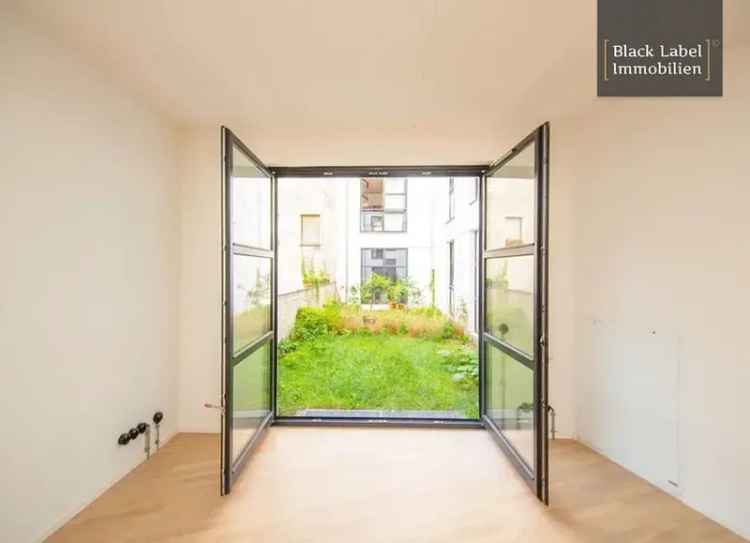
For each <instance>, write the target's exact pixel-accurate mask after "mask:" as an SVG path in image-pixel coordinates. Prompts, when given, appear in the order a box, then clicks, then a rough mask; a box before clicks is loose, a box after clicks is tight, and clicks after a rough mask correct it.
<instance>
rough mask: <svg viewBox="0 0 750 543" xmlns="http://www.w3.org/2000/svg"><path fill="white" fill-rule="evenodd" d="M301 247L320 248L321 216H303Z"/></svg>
mask: <svg viewBox="0 0 750 543" xmlns="http://www.w3.org/2000/svg"><path fill="white" fill-rule="evenodd" d="M300 221H301V240H302V241H301V243H300V244H301V245H302V246H303V247H319V246H320V244H321V242H320V215H301V216H300Z"/></svg>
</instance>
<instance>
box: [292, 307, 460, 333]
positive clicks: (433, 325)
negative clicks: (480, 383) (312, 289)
mask: <svg viewBox="0 0 750 543" xmlns="http://www.w3.org/2000/svg"><path fill="white" fill-rule="evenodd" d="M345 333H346V334H357V333H359V334H380V333H386V334H392V335H409V336H412V337H420V338H425V339H434V340H458V341H461V342H464V343H465V342H466V341H468V337H467V335H466V331H465V329H464V327H463V325H462V324H460V323H457V322H454V321H451V320H450V319H448V318H447V317H446V316H445V315H443V313H442V312H441V311H440V310H439V309H437V308H432V307H422V308H415V309H408V310H403V309H387V310H381V311H371V310H362V308H361V306H358V305H353V304H344V303H341V302H339V301H336V300H330V301H328V302H326V304H325V305H324V306H323V307H302V308H300V309H299V310H298V311H297V318H296V321H295V324H294V329H293V331H292V334H291V336H290V339H292V340H295V341H301V340H306V339H313V338H317V337H320V336H323V335H326V334H338V335H340V334H345Z"/></svg>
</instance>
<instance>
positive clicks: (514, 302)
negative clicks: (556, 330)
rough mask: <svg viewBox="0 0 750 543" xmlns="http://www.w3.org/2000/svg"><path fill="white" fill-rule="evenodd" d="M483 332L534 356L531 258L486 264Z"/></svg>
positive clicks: (492, 260)
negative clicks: (485, 301) (484, 329)
mask: <svg viewBox="0 0 750 543" xmlns="http://www.w3.org/2000/svg"><path fill="white" fill-rule="evenodd" d="M485 283H486V287H487V314H486V316H487V319H486V325H485V326H486V331H487V332H488V333H489V334H490V335H492V336H494V337H496V338H497V339H500V340H502V341H504V342H506V343H509V344H510V345H512V346H514V347H515V348H517V349H520V350H521V351H524V352H525V353H528V354H530V355H532V354H533V352H534V257H533V256H515V257H507V258H491V259H488V260H487V269H486V278H485Z"/></svg>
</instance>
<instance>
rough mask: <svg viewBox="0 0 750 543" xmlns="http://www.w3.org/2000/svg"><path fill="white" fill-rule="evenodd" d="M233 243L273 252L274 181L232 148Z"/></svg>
mask: <svg viewBox="0 0 750 543" xmlns="http://www.w3.org/2000/svg"><path fill="white" fill-rule="evenodd" d="M232 153H233V154H232V242H233V243H238V244H241V245H247V246H250V247H258V248H261V249H270V248H271V179H270V178H269V177H267V176H266V175H265V174H264V173H263V172H262V171H260V170H259V169H258V167H257V166H255V164H253V163H252V162H251V161H250V159H249V158H248V157H247V156H246V155H245V154H244V153H243V152H242V150H240V149H239V148H238V147H236V146H233V147H232Z"/></svg>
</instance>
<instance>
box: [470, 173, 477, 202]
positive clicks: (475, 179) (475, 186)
mask: <svg viewBox="0 0 750 543" xmlns="http://www.w3.org/2000/svg"><path fill="white" fill-rule="evenodd" d="M479 190H480V186H479V178H478V177H475V178H474V199H473V200H472V201H471V202H469V203H470V204H473V203H474V202H476V201H477V200H479Z"/></svg>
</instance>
